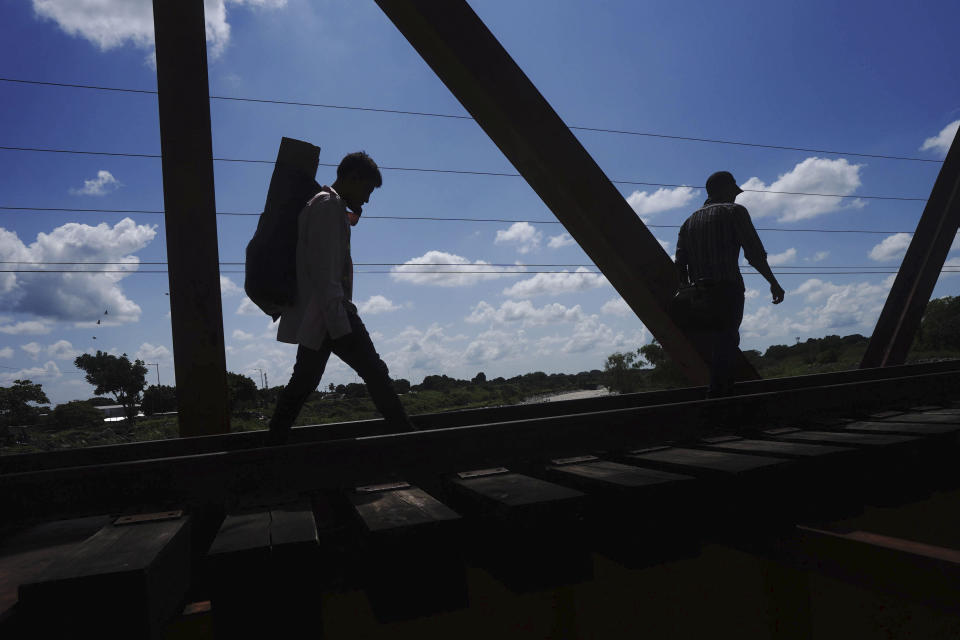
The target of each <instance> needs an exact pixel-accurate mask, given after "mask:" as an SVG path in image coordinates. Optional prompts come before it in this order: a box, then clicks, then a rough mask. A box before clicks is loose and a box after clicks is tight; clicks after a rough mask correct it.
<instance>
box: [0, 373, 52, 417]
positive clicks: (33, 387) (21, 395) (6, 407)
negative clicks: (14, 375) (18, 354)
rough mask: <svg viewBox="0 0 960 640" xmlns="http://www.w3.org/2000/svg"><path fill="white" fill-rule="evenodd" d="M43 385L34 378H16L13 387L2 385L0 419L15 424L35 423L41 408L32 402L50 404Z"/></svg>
mask: <svg viewBox="0 0 960 640" xmlns="http://www.w3.org/2000/svg"><path fill="white" fill-rule="evenodd" d="M42 386H43V385H41V384H35V383H34V382H33V381H32V380H14V381H13V386H12V387H0V419H2V420H3V421H4V423H6V424H8V425H14V426H16V425H22V424H35V423H36V422H37V418H38V417H39V415H40V410H39V409H38V408H37V407H36V406H33V405H31V404H30V403H31V402H33V403H35V404H50V399H49V398H47V394H45V393H44V392H43V388H42Z"/></svg>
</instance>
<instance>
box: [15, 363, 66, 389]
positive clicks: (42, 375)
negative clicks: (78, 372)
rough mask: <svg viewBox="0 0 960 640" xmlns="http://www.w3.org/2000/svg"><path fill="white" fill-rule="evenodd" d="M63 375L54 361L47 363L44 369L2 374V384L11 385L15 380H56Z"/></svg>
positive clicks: (28, 369)
mask: <svg viewBox="0 0 960 640" xmlns="http://www.w3.org/2000/svg"><path fill="white" fill-rule="evenodd" d="M61 375H63V374H62V373H60V367H58V366H57V363H55V362H54V361H53V360H49V361H47V363H46V364H44V365H43V366H42V367H30V368H27V369H21V370H20V371H9V372H8V371H4V372H2V373H0V383H2V384H6V385H8V384H10V383H11V382H13V381H14V380H33V381H34V382H36V381H37V380H41V381H43V380H51V379H54V378H59V377H60V376H61Z"/></svg>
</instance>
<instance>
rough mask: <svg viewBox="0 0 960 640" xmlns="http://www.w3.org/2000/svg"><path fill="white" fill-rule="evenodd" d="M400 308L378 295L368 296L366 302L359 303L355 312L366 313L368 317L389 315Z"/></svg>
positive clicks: (400, 307)
mask: <svg viewBox="0 0 960 640" xmlns="http://www.w3.org/2000/svg"><path fill="white" fill-rule="evenodd" d="M402 308H403V307H402V306H400V305H398V304H393V302H391V301H390V300H388V299H387V298H385V297H383V296H380V295H376V296H370V299H369V300H367V301H366V302H361V303H360V304H358V305H357V310H358V311H359V312H360V313H367V314H370V315H375V314H378V313H389V312H390V311H396V310H397V309H402Z"/></svg>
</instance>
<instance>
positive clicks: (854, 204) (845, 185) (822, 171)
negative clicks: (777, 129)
mask: <svg viewBox="0 0 960 640" xmlns="http://www.w3.org/2000/svg"><path fill="white" fill-rule="evenodd" d="M862 168H863V165H862V164H850V163H849V162H847V161H846V159H844V158H838V159H835V160H831V159H829V158H817V157H813V158H807V159H806V160H804V161H803V162H801V163H800V164H798V165H797V166H795V167H794V168H793V169H791V170H790V171H788V172H787V173H784V174H781V175H780V176H779V177H777V179H776V180H774V181H773V182H772V183H770V184H769V185H766V184H764V182H763V181H762V180H761V179H760V178H757V177H753V178H750V179H749V180H747V181H746V182H744V183H743V184H742V185H741V188H743V189H744V193H741V194H740V195H739V196H737V202H739V203H740V204H742V205H743V206H745V207H747V209H749V210H750V215H751V216H752V217H754V218H762V217H764V216H770V215H776V216H778V218H777V219H778V220H779V221H780V222H796V221H797V220H806V219H808V218H814V217H816V216H820V215H824V214H826V213H831V212H834V211H840V210H842V209H851V208H853V209H859V208H862V207H864V206H866V203H865V202H864V201H862V200H860V199H859V198H856V199H854V200H852V201H848V202H845V201H844V199H843V198H839V197H837V198H825V197H823V196H812V195H808V196H802V195H801V196H798V195H784V194H782V193H757V192H755V191H748V190H749V189H755V190H768V191H789V192H793V193H831V194H834V193H835V194H838V195H840V196H848V195H851V194H853V192H854V191H856V190H857V189H858V188H860V185H861V182H860V169H862Z"/></svg>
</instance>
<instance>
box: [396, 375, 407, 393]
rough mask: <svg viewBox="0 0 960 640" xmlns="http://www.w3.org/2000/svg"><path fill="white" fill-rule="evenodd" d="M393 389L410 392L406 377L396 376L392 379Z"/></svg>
mask: <svg viewBox="0 0 960 640" xmlns="http://www.w3.org/2000/svg"><path fill="white" fill-rule="evenodd" d="M393 390H394V391H396V392H397V393H410V381H409V380H407V379H406V378H397V379H396V380H394V381H393Z"/></svg>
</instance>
